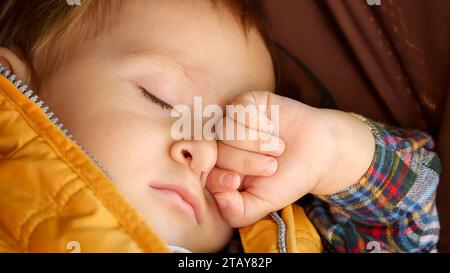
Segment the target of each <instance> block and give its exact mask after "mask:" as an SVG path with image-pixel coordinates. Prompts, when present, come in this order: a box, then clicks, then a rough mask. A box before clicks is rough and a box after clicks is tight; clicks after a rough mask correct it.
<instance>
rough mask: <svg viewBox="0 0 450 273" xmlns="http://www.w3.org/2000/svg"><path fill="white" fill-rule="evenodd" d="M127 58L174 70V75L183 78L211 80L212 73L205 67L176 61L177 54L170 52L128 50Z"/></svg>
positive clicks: (169, 70) (166, 69)
mask: <svg viewBox="0 0 450 273" xmlns="http://www.w3.org/2000/svg"><path fill="white" fill-rule="evenodd" d="M125 56H126V57H127V58H133V59H137V60H142V62H145V63H146V64H152V65H155V66H156V67H158V68H160V69H162V70H165V71H168V72H172V75H173V74H175V75H177V76H178V77H179V78H180V79H182V80H187V81H191V80H193V81H197V80H198V79H207V81H208V82H210V81H211V78H210V75H209V74H208V73H207V72H206V71H205V70H203V69H201V68H199V67H195V66H188V65H183V64H182V63H181V62H176V61H174V59H175V60H176V58H177V57H176V55H175V54H173V55H170V54H155V53H153V52H149V51H146V50H141V51H134V52H128V53H126V55H125Z"/></svg>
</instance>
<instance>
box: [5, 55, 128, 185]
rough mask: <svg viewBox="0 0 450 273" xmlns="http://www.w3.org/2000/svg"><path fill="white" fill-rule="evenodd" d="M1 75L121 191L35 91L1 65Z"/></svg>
mask: <svg viewBox="0 0 450 273" xmlns="http://www.w3.org/2000/svg"><path fill="white" fill-rule="evenodd" d="M0 75H2V76H4V77H5V78H6V79H8V80H9V81H10V82H11V83H12V84H14V86H16V87H17V89H19V91H20V92H21V93H22V94H24V95H25V96H26V97H27V98H28V99H30V100H31V101H32V102H34V103H35V104H36V105H37V106H39V108H41V110H42V111H43V112H44V113H45V114H46V115H47V117H48V119H49V120H50V121H51V122H52V123H53V124H54V125H56V127H58V128H59V129H60V130H61V131H62V132H63V133H64V135H66V136H67V137H68V138H69V139H70V140H72V142H73V143H75V144H76V145H77V146H78V147H79V148H80V149H81V150H82V151H83V152H84V153H85V154H86V155H87V156H88V157H89V159H91V160H92V161H93V162H94V163H95V165H97V167H98V168H99V169H100V170H101V171H102V172H103V173H104V174H105V175H106V176H107V177H108V178H109V179H110V180H111V182H113V184H114V185H115V186H116V187H117V188H118V189H119V190H120V187H119V186H118V184H117V183H116V182H115V181H114V179H113V177H112V176H111V174H109V173H108V171H107V170H106V169H105V167H103V165H102V164H101V163H100V162H99V161H98V160H97V159H96V158H95V157H94V156H93V155H92V154H91V153H89V151H87V150H86V149H85V148H84V147H83V146H82V145H81V144H80V143H78V141H76V140H75V139H74V137H73V136H72V134H71V133H70V132H69V130H67V129H66V128H65V127H64V125H63V124H62V122H61V121H60V120H59V119H58V118H57V117H56V116H55V114H54V113H53V112H52V111H50V108H49V107H48V106H47V105H46V104H45V103H44V102H43V101H42V100H41V99H39V96H38V95H36V94H34V91H33V90H31V89H30V88H29V87H28V85H26V84H25V83H24V82H23V81H21V80H19V79H17V77H16V75H15V74H14V73H12V72H11V70H9V69H7V68H6V67H5V66H3V65H2V64H0Z"/></svg>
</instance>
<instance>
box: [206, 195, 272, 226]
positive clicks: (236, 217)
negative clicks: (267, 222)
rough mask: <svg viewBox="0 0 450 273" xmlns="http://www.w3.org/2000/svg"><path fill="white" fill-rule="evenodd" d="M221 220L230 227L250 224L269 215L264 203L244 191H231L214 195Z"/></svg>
mask: <svg viewBox="0 0 450 273" xmlns="http://www.w3.org/2000/svg"><path fill="white" fill-rule="evenodd" d="M214 197H215V198H216V201H217V203H218V205H219V210H220V213H221V215H222V218H223V219H224V220H225V221H226V222H227V223H228V224H229V225H230V226H232V227H235V228H237V227H242V226H246V225H249V224H252V223H254V222H256V221H258V220H259V219H261V218H262V217H264V216H265V215H267V214H269V213H270V209H268V208H269V207H268V206H267V204H265V202H264V201H263V200H261V199H259V198H258V197H256V196H254V195H252V194H250V193H248V192H246V191H244V192H239V191H231V192H224V193H217V194H215V195H214Z"/></svg>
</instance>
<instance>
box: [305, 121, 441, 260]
mask: <svg viewBox="0 0 450 273" xmlns="http://www.w3.org/2000/svg"><path fill="white" fill-rule="evenodd" d="M357 117H358V118H359V119H361V120H362V121H364V122H365V123H366V124H367V125H368V126H369V127H370V128H371V131H372V133H373V134H374V136H375V140H376V141H375V142H376V148H375V155H374V158H373V160H372V163H371V165H370V167H369V169H368V171H367V172H366V174H365V175H364V176H363V177H362V178H361V179H359V181H357V182H356V183H355V184H354V185H352V186H350V187H348V188H346V189H344V190H343V191H341V192H339V193H336V194H333V195H326V196H315V197H313V198H312V201H311V202H309V203H308V206H307V207H306V211H307V213H308V216H309V218H310V219H311V221H312V222H313V223H314V225H315V226H316V228H317V229H318V232H319V233H320V234H321V236H322V238H323V240H324V243H325V246H328V249H329V250H330V251H337V252H435V251H436V245H437V241H438V238H439V229H440V226H439V219H438V214H437V210H436V205H435V195H436V188H437V185H438V182H439V174H440V162H439V158H438V157H437V155H436V154H435V153H433V152H432V151H431V149H432V148H433V147H434V142H433V140H432V138H431V137H430V136H429V135H427V134H426V133H424V132H421V131H417V130H405V129H399V128H394V127H390V126H387V125H383V124H381V123H378V122H374V121H371V120H369V119H366V118H363V117H361V116H357Z"/></svg>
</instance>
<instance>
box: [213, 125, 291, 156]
mask: <svg viewBox="0 0 450 273" xmlns="http://www.w3.org/2000/svg"><path fill="white" fill-rule="evenodd" d="M216 136H217V139H218V140H221V141H223V143H225V144H227V145H229V146H233V147H236V148H239V149H241V150H247V151H250V152H255V153H261V154H265V155H271V156H280V155H281V154H283V152H284V148H285V144H284V141H283V140H282V139H280V138H278V137H276V136H274V135H271V134H269V133H265V132H261V131H257V130H255V129H251V128H247V127H245V126H244V125H242V124H240V123H237V122H236V121H234V120H232V119H230V118H229V117H226V118H225V119H223V121H222V122H220V123H218V125H217V127H216Z"/></svg>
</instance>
